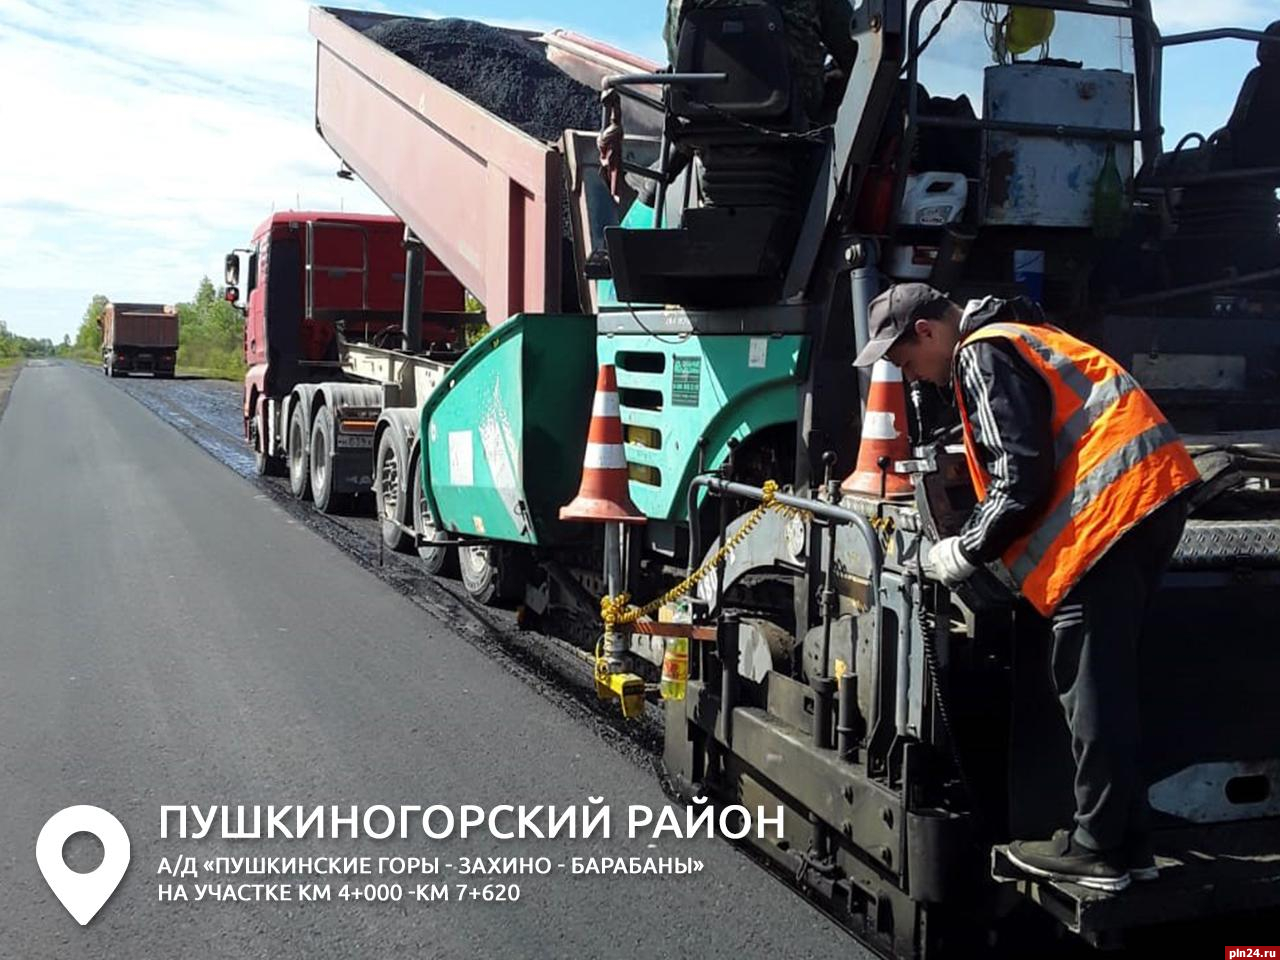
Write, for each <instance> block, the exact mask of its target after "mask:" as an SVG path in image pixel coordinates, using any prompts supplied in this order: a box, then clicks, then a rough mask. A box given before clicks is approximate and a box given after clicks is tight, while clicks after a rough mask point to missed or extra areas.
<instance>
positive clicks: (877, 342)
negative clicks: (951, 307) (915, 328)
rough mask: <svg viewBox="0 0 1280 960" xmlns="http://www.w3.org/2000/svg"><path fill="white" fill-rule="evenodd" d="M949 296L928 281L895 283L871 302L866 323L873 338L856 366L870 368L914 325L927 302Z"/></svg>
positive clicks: (856, 361)
mask: <svg viewBox="0 0 1280 960" xmlns="http://www.w3.org/2000/svg"><path fill="white" fill-rule="evenodd" d="M946 299H947V295H946V294H945V293H943V292H942V291H940V290H935V289H934V288H933V287H931V286H929V285H928V284H927V283H896V284H894V285H893V286H892V287H890V288H889V289H888V290H886V291H885V292H884V293H882V294H880V296H878V297H876V298H875V299H874V300H872V301H871V309H870V318H869V319H868V322H867V326H868V328H869V331H868V332H869V333H870V334H871V339H870V340H868V341H867V345H866V346H865V347H863V348H862V352H861V353H859V354H858V359H857V360H854V361H853V365H854V366H855V367H869V366H871V365H872V364H873V363H875V362H876V361H877V360H879V359H880V358H882V357H883V356H884V355H885V354H886V353H888V352H889V348H890V347H892V346H893V345H894V343H896V342H897V340H898V338H899V337H900V336H902V335H903V334H904V333H906V332H907V330H909V329H910V328H911V325H912V324H913V323H914V322H915V320H916V318H917V317H918V316H919V315H920V311H921V310H922V308H924V307H925V306H926V305H927V304H930V303H936V302H937V301H939V300H946Z"/></svg>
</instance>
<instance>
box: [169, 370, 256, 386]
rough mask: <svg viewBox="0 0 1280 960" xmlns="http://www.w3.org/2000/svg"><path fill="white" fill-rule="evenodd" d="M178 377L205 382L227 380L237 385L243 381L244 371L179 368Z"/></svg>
mask: <svg viewBox="0 0 1280 960" xmlns="http://www.w3.org/2000/svg"><path fill="white" fill-rule="evenodd" d="M178 376H180V377H202V378H204V379H205V380H228V381H230V382H232V383H239V382H240V381H241V380H243V379H244V370H243V369H240V368H233V369H226V368H220V367H188V366H179V367H178Z"/></svg>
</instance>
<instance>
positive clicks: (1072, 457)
mask: <svg viewBox="0 0 1280 960" xmlns="http://www.w3.org/2000/svg"><path fill="white" fill-rule="evenodd" d="M995 339H1003V340H1008V341H1009V342H1011V343H1012V344H1013V345H1014V347H1015V348H1016V349H1017V351H1018V353H1019V355H1021V356H1022V358H1023V359H1024V360H1026V361H1027V363H1028V364H1030V366H1031V369H1033V370H1035V371H1036V372H1037V373H1039V374H1040V376H1041V377H1043V378H1044V382H1045V384H1046V385H1047V386H1048V388H1049V396H1050V399H1051V404H1052V409H1053V423H1052V431H1051V432H1052V434H1053V443H1054V465H1055V471H1054V475H1053V485H1052V488H1051V492H1050V494H1049V496H1048V499H1047V503H1046V506H1045V507H1044V508H1043V510H1042V512H1041V513H1040V515H1039V516H1037V517H1036V519H1035V521H1034V522H1033V523H1032V524H1031V526H1030V528H1029V530H1028V532H1027V533H1026V534H1024V535H1023V536H1022V537H1020V538H1018V539H1017V540H1015V541H1014V542H1013V544H1012V545H1011V546H1010V547H1009V548H1008V549H1007V550H1006V551H1005V552H1004V554H1003V555H1002V557H1001V563H1002V565H1003V567H1004V571H1003V572H1004V573H1006V574H1007V575H1008V577H1009V578H1010V579H1011V580H1012V582H1013V584H1014V585H1016V586H1017V588H1018V590H1019V591H1020V592H1021V593H1022V595H1023V596H1024V597H1026V598H1027V600H1029V601H1030V602H1031V604H1032V605H1033V606H1034V607H1035V608H1036V609H1037V610H1039V611H1040V613H1041V614H1043V615H1044V616H1046V617H1047V616H1049V615H1050V614H1052V613H1053V611H1054V610H1055V609H1057V606H1058V604H1059V603H1061V602H1062V598H1063V597H1065V596H1066V595H1067V593H1068V591H1070V590H1071V588H1072V587H1074V586H1075V585H1076V584H1077V583H1079V582H1080V578H1081V577H1083V576H1084V575H1085V574H1086V573H1087V572H1088V571H1089V569H1090V568H1091V567H1092V566H1093V565H1094V564H1095V563H1096V562H1097V561H1098V560H1099V559H1100V558H1101V557H1102V555H1103V554H1104V553H1106V552H1107V550H1108V549H1109V548H1110V547H1111V545H1112V544H1113V543H1115V542H1116V541H1117V540H1119V539H1120V537H1121V536H1123V535H1124V533H1125V532H1126V531H1128V530H1129V528H1131V527H1132V526H1133V525H1134V524H1136V523H1138V521H1140V520H1142V519H1143V518H1144V517H1146V516H1147V515H1148V514H1150V513H1151V512H1152V511H1153V510H1155V509H1156V508H1157V507H1159V506H1160V505H1161V504H1163V503H1166V502H1168V501H1169V500H1170V499H1171V498H1172V497H1173V496H1174V495H1175V494H1177V493H1178V492H1179V491H1181V490H1185V489H1186V488H1187V487H1188V486H1190V485H1191V484H1193V483H1195V482H1196V481H1197V480H1198V479H1199V473H1198V472H1197V470H1196V466H1195V464H1194V463H1193V462H1192V460H1191V456H1190V454H1188V453H1187V448H1186V447H1184V446H1183V445H1182V441H1181V440H1179V439H1178V434H1177V431H1176V430H1174V429H1173V427H1172V426H1170V424H1169V421H1167V420H1166V419H1165V418H1164V414H1162V413H1161V412H1160V410H1159V408H1158V407H1157V406H1156V405H1155V402H1154V401H1152V399H1151V398H1150V397H1149V396H1147V394H1146V392H1145V391H1144V390H1143V389H1142V388H1141V387H1140V386H1139V385H1138V382H1137V381H1136V380H1135V379H1134V378H1133V377H1131V376H1130V375H1129V374H1128V373H1127V372H1126V371H1125V369H1124V368H1123V367H1121V366H1120V364H1118V363H1116V361H1114V360H1112V359H1111V358H1110V357H1109V356H1107V355H1106V354H1105V353H1103V352H1102V351H1100V350H1098V349H1096V348H1094V347H1091V346H1090V345H1089V344H1087V343H1085V342H1084V341H1082V340H1077V339H1076V338H1075V337H1073V336H1070V335H1069V334H1066V333H1063V332H1062V331H1061V330H1059V329H1057V328H1056V327H1051V326H1047V325H1045V326H1039V325H1038V326H1031V325H1028V324H1023V323H989V324H986V325H984V326H982V327H979V328H978V329H977V330H975V331H974V332H973V333H971V334H969V335H968V336H966V337H964V338H963V339H962V340H961V343H960V346H959V348H958V350H957V353H958V352H959V350H963V349H964V348H965V347H967V346H968V345H969V344H972V343H977V342H978V341H979V340H995ZM952 382H953V383H954V384H955V390H956V400H957V404H958V406H959V408H960V417H961V420H962V421H963V424H964V449H965V457H966V459H967V460H968V462H969V475H970V476H971V477H972V478H973V486H974V489H975V490H976V491H977V494H978V498H979V499H984V498H985V497H986V495H987V488H988V486H989V485H990V481H991V478H990V476H989V474H988V473H987V469H986V465H985V464H984V463H983V462H982V459H981V458H980V457H979V456H978V451H977V444H976V441H975V440H974V436H973V425H972V424H971V423H970V422H969V416H968V413H967V411H966V409H965V403H964V398H963V397H962V396H961V394H960V381H959V377H958V376H954V375H953V377H952Z"/></svg>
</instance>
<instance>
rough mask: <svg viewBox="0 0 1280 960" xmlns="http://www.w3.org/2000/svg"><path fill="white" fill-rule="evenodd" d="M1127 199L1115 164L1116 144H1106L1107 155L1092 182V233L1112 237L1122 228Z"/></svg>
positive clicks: (1118, 233) (1118, 234) (1102, 237)
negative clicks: (1096, 177)
mask: <svg viewBox="0 0 1280 960" xmlns="http://www.w3.org/2000/svg"><path fill="white" fill-rule="evenodd" d="M1127 206H1128V200H1127V198H1126V197H1125V193H1124V179H1123V178H1122V177H1121V176H1120V168H1119V167H1118V166H1117V165H1116V145H1115V144H1114V143H1108V144H1107V156H1106V159H1104V160H1103V161H1102V169H1101V170H1100V171H1099V172H1098V179H1097V180H1095V181H1094V184H1093V233H1094V236H1096V237H1099V238H1101V239H1114V238H1115V237H1118V236H1120V232H1121V231H1122V230H1123V229H1124V219H1125V209H1126V207H1127Z"/></svg>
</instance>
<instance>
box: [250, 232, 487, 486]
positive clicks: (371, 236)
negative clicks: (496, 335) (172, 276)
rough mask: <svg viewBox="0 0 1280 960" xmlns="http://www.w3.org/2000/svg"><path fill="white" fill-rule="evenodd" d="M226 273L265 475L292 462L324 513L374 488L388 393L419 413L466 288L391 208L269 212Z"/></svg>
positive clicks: (451, 354) (454, 352)
mask: <svg viewBox="0 0 1280 960" xmlns="http://www.w3.org/2000/svg"><path fill="white" fill-rule="evenodd" d="M406 244H407V245H408V247H409V253H408V254H407V255H406V253H405V248H406ZM407 278H408V279H407ZM242 279H243V280H244V287H243V288H242V287H241V286H240V283H241V280H242ZM226 281H227V290H228V299H230V300H231V301H232V302H235V303H237V304H238V305H240V306H241V309H242V310H243V311H244V315H245V337H244V359H245V366H246V368H247V372H246V374H245V378H244V409H243V413H244V430H245V438H246V440H248V442H249V443H250V444H251V445H252V447H253V452H254V460H255V463H256V465H257V469H258V473H259V475H262V476H265V475H269V474H277V475H278V474H285V473H287V474H288V476H289V482H290V487H291V489H292V491H293V494H294V496H296V497H298V498H299V499H304V498H314V502H315V504H316V506H317V507H318V508H319V509H321V510H322V511H332V510H336V509H339V507H340V506H341V505H342V504H343V503H344V502H345V501H347V500H349V499H350V498H352V497H354V496H359V495H362V494H366V495H367V494H368V493H369V491H370V489H371V485H372V477H373V472H372V469H371V464H372V459H373V454H374V450H375V443H376V440H377V438H376V437H375V433H374V427H375V425H376V424H377V422H378V419H379V417H380V416H382V415H383V413H384V405H385V406H386V407H387V408H388V409H390V408H396V407H397V406H398V405H400V404H404V405H406V407H407V409H408V410H409V411H412V409H413V407H414V397H415V396H418V395H421V396H423V397H425V395H426V392H428V391H429V388H430V387H434V386H435V383H436V382H437V380H438V378H439V374H440V371H441V370H443V369H444V368H445V366H446V365H447V364H445V363H444V362H443V361H445V360H449V359H453V358H456V357H457V356H458V355H459V354H460V351H459V350H458V349H457V345H458V342H459V338H460V337H461V336H462V335H463V321H464V319H465V307H466V302H465V298H466V292H465V291H464V290H463V288H462V286H461V285H460V284H459V283H458V282H457V280H455V279H454V278H453V276H452V275H451V274H450V273H449V272H448V271H447V270H445V269H444V268H443V267H442V265H441V264H440V262H439V261H438V260H437V259H436V258H435V257H434V256H432V255H431V254H430V252H429V251H427V250H425V249H423V248H422V246H421V244H417V243H414V242H413V240H412V238H411V237H409V238H406V235H405V228H404V224H403V223H401V222H400V221H399V220H398V219H396V218H395V217H390V216H385V215H370V214H353V213H339V212H327V213H326V212H317V211H282V212H277V213H274V214H272V215H271V216H270V217H268V218H267V219H266V220H265V221H263V223H261V224H260V225H259V226H258V228H257V229H256V230H255V231H254V233H253V238H252V242H251V244H250V246H249V247H247V248H242V249H240V250H234V251H232V252H231V253H229V254H227V257H226ZM407 287H409V288H413V292H412V295H411V296H406V294H405V291H406V288H407ZM242 298H243V303H241V300H242ZM406 311H408V312H409V313H412V314H413V316H412V317H407V316H406ZM406 330H407V331H409V336H410V337H412V340H407V339H406V333H405V331H406ZM423 337H425V338H426V340H425V343H424V341H423V339H422V338H423ZM402 348H403V349H402ZM424 348H425V349H424ZM391 384H394V394H395V396H394V398H393V399H391V400H390V401H388V400H387V396H388V392H389V388H388V387H387V386H386V385H391ZM386 416H388V417H390V416H392V414H391V413H389V412H388V413H386ZM388 469H390V467H388ZM402 482H407V475H406V477H405V480H404V481H402Z"/></svg>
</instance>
